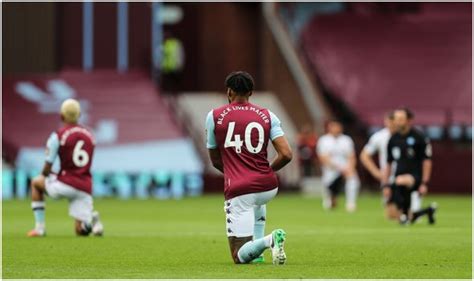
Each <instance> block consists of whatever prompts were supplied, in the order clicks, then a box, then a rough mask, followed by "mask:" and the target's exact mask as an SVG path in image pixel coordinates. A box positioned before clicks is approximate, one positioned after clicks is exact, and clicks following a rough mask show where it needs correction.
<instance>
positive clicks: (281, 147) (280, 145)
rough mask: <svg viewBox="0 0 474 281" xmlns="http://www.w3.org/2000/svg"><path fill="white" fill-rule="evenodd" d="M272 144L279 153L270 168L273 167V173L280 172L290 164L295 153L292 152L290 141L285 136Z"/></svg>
mask: <svg viewBox="0 0 474 281" xmlns="http://www.w3.org/2000/svg"><path fill="white" fill-rule="evenodd" d="M272 143H273V147H274V148H275V150H276V152H277V156H276V158H275V159H273V162H272V163H271V165H270V166H271V167H272V169H273V171H278V170H280V169H281V168H283V167H285V166H286V165H287V164H288V163H290V161H291V159H292V158H293V152H292V151H291V147H290V144H289V143H288V140H287V139H286V138H285V137H284V136H281V137H278V138H276V139H274V140H273V141H272Z"/></svg>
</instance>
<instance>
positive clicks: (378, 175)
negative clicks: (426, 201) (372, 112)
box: [360, 112, 421, 220]
mask: <svg viewBox="0 0 474 281" xmlns="http://www.w3.org/2000/svg"><path fill="white" fill-rule="evenodd" d="M384 126H385V128H383V129H381V130H379V131H377V132H375V133H374V134H373V135H372V136H371V137H370V138H369V141H368V142H367V144H366V145H365V146H364V149H362V152H361V153H360V162H361V163H362V165H363V166H364V167H365V168H366V169H367V170H368V171H369V173H370V174H371V175H372V176H373V177H374V178H375V179H377V180H378V181H379V182H381V181H382V176H383V171H384V170H385V167H386V166H387V146H388V141H389V140H390V137H391V136H392V134H394V133H395V132H396V127H395V124H394V123H393V112H389V113H387V114H386V115H385V117H384ZM376 153H377V154H378V158H379V165H378V167H377V165H376V164H375V161H374V160H373V158H372V156H373V155H375V154H376ZM391 180H393V179H391ZM383 197H384V203H385V215H386V217H387V218H388V219H393V220H397V219H398V210H397V208H396V206H395V204H393V203H388V202H387V201H388V195H387V194H383ZM411 198H412V201H411V202H412V203H411V210H412V211H414V212H416V211H418V209H419V208H420V207H421V197H420V195H419V193H418V192H416V191H414V192H412V194H411Z"/></svg>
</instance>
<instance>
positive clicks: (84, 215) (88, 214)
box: [45, 175, 94, 222]
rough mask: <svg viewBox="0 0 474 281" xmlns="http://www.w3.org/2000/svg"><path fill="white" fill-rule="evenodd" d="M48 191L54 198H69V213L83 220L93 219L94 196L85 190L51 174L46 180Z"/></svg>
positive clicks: (89, 220)
mask: <svg viewBox="0 0 474 281" xmlns="http://www.w3.org/2000/svg"><path fill="white" fill-rule="evenodd" d="M45 186H46V192H47V193H48V196H49V197H51V198H53V199H61V198H67V199H68V200H69V215H70V216H71V217H73V218H75V219H76V220H79V221H82V222H91V221H92V211H93V209H94V208H93V202H92V196H91V195H90V194H88V193H86V192H84V191H81V190H78V189H75V188H74V187H72V186H70V185H67V184H65V183H63V182H61V181H59V180H58V179H57V178H56V175H50V176H48V177H47V178H46V181H45Z"/></svg>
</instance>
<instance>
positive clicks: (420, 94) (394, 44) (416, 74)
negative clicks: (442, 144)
mask: <svg viewBox="0 0 474 281" xmlns="http://www.w3.org/2000/svg"><path fill="white" fill-rule="evenodd" d="M341 31H344V32H341ZM470 35H471V4H470V3H461V4H458V5H439V4H438V3H436V4H430V3H426V4H423V5H422V6H421V7H420V11H419V12H417V13H402V14H400V13H389V14H381V13H373V14H356V13H353V12H344V13H338V14H331V15H319V16H315V17H314V18H313V19H312V20H311V21H310V22H309V24H308V25H307V26H306V27H305V29H304V30H303V32H302V35H301V38H300V40H301V41H300V42H301V46H302V49H303V50H304V53H305V55H306V57H307V58H308V59H309V61H310V63H311V65H312V66H313V68H314V70H315V71H316V73H317V75H318V76H319V77H320V79H321V81H322V82H323V84H324V85H325V86H326V87H327V88H328V89H329V91H330V92H331V93H333V94H334V95H336V96H337V97H338V98H339V99H340V100H342V101H343V102H345V103H346V104H348V105H349V106H350V108H351V109H352V110H354V111H355V113H356V114H357V115H358V116H359V117H360V118H361V120H362V121H364V122H365V123H366V124H369V125H374V124H380V118H381V116H382V114H383V113H384V112H385V111H386V110H388V109H391V108H393V107H394V106H400V105H405V106H409V107H411V108H413V109H414V111H415V112H416V115H417V117H416V118H417V123H418V124H420V125H437V126H443V127H444V126H447V125H449V124H451V123H456V124H465V125H466V124H471V60H470V59H469V58H470V56H471V47H472V46H471V37H470Z"/></svg>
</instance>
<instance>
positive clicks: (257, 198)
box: [224, 187, 278, 237]
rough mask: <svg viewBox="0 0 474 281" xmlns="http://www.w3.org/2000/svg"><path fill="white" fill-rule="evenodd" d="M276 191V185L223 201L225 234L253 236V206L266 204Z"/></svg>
mask: <svg viewBox="0 0 474 281" xmlns="http://www.w3.org/2000/svg"><path fill="white" fill-rule="evenodd" d="M277 193H278V187H277V188H275V189H272V190H269V191H264V192H257V193H249V194H244V195H240V196H236V197H234V198H232V199H229V200H226V201H225V202H224V212H225V214H226V229H227V230H226V232H227V236H228V237H229V236H235V237H248V236H253V228H254V222H255V215H254V207H256V206H262V205H265V204H267V203H268V202H269V201H270V200H272V199H273V197H275V196H276V195H277Z"/></svg>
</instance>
